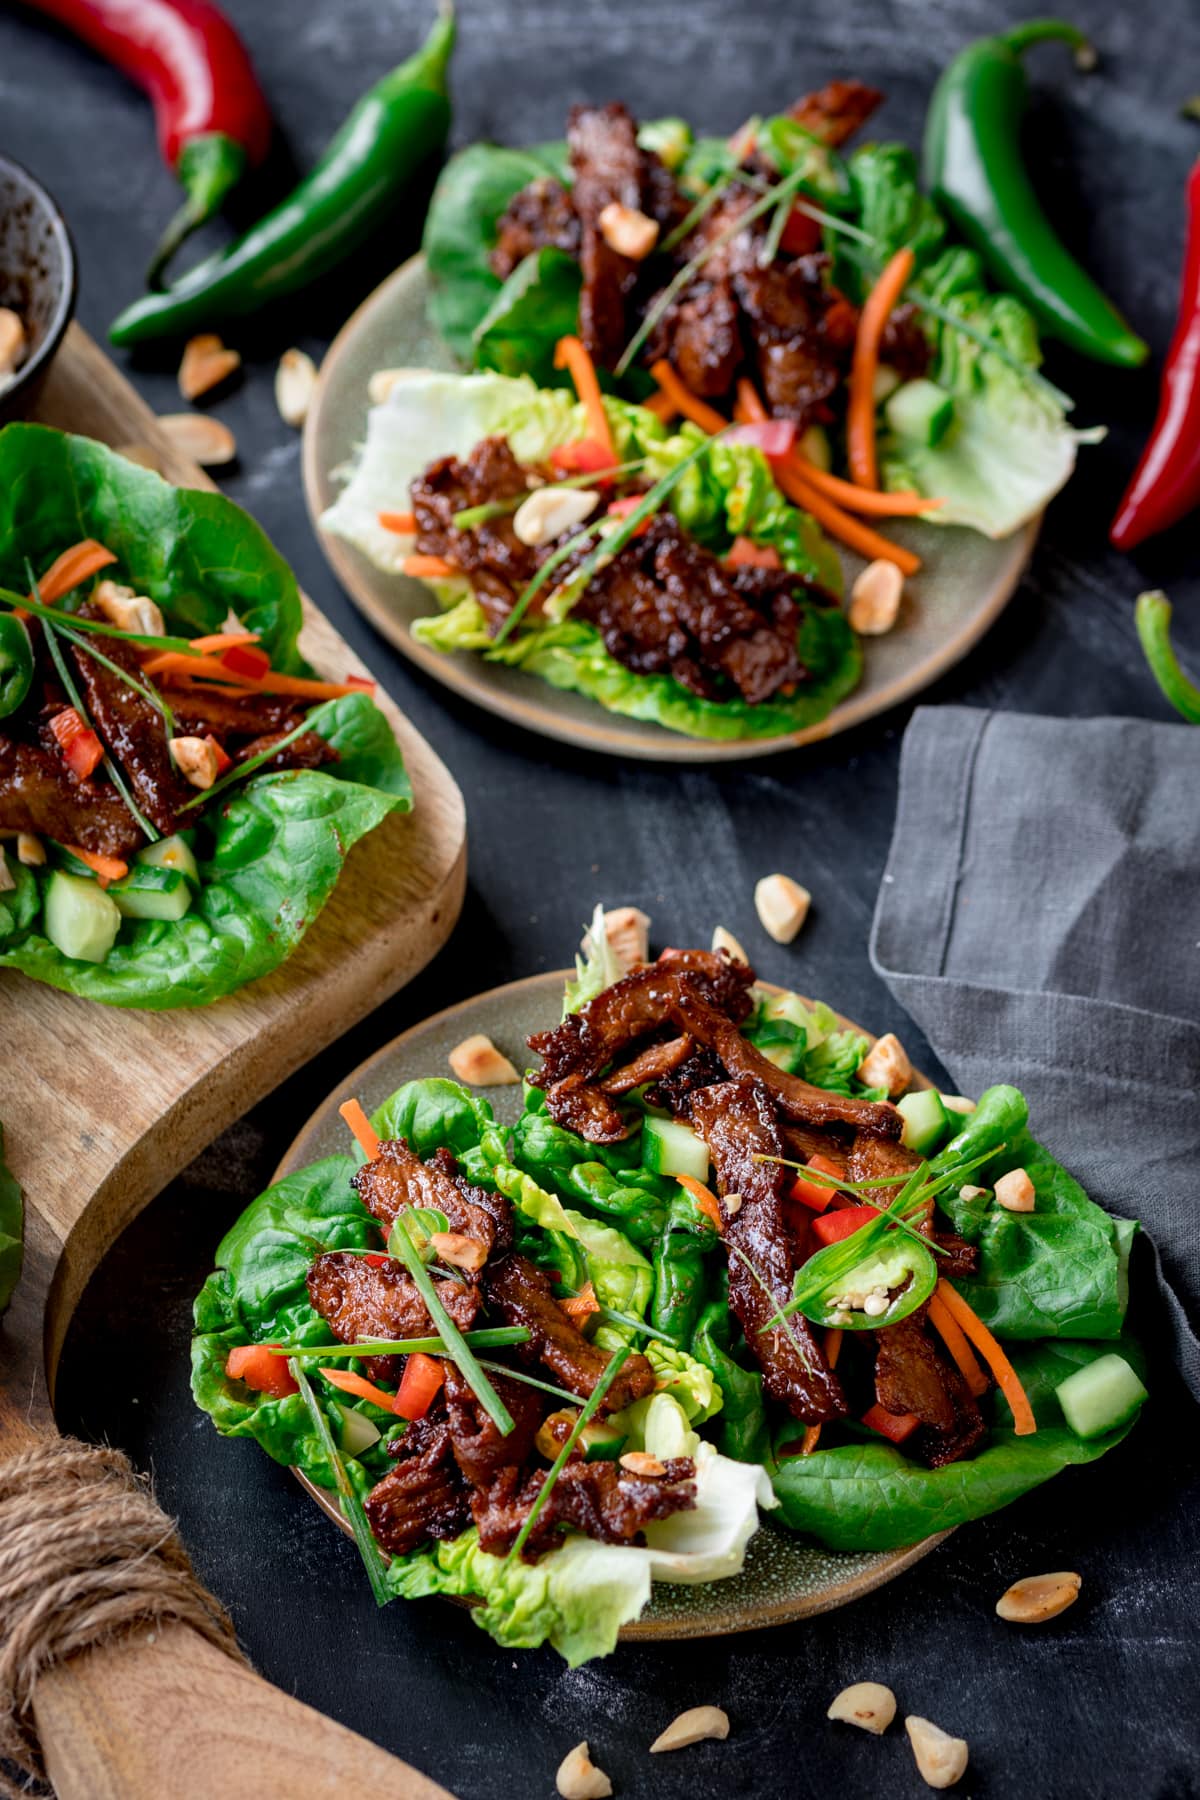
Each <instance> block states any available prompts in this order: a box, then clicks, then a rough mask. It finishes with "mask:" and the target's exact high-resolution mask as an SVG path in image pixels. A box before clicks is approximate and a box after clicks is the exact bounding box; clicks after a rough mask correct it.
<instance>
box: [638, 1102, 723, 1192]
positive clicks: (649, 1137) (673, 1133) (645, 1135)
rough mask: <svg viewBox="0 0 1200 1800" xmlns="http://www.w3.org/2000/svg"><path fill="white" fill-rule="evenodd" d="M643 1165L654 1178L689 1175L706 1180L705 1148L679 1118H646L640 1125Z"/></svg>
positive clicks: (706, 1159) (706, 1151)
mask: <svg viewBox="0 0 1200 1800" xmlns="http://www.w3.org/2000/svg"><path fill="white" fill-rule="evenodd" d="M642 1162H643V1163H644V1165H645V1166H646V1168H647V1169H653V1170H654V1172H655V1174H657V1175H690V1176H691V1177H692V1180H693V1181H707V1180H708V1145H707V1144H706V1143H705V1142H704V1139H703V1138H702V1137H700V1136H698V1135H697V1133H696V1132H694V1131H693V1130H692V1128H691V1126H690V1125H681V1124H680V1123H679V1121H678V1119H654V1118H649V1117H648V1118H647V1119H646V1121H645V1123H644V1125H643V1126H642Z"/></svg>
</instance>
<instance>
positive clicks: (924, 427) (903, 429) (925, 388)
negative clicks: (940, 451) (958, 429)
mask: <svg viewBox="0 0 1200 1800" xmlns="http://www.w3.org/2000/svg"><path fill="white" fill-rule="evenodd" d="M883 411H884V417H885V418H886V419H887V422H888V424H889V426H890V427H891V429H892V430H893V431H894V432H895V434H896V436H897V437H898V438H907V439H908V441H909V442H910V443H916V444H930V445H932V444H940V443H941V441H942V439H943V438H944V437H945V435H946V433H947V432H948V431H949V429H950V426H951V425H952V423H953V421H954V396H953V395H952V394H948V393H947V392H946V390H945V388H943V387H939V386H938V384H937V382H936V381H925V380H921V381H906V382H905V383H904V384H903V386H901V387H898V388H897V389H896V391H895V393H894V394H892V395H890V396H889V398H888V400H887V402H886V404H885V405H884V409H883Z"/></svg>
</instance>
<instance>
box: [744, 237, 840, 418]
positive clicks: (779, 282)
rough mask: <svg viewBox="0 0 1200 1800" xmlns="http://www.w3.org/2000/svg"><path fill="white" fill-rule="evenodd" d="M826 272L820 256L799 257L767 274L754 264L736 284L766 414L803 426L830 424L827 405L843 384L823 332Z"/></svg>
mask: <svg viewBox="0 0 1200 1800" xmlns="http://www.w3.org/2000/svg"><path fill="white" fill-rule="evenodd" d="M827 267H828V259H827V258H826V257H824V256H822V255H813V256H798V257H796V258H795V259H794V260H793V261H791V262H789V263H780V262H778V261H776V262H774V263H772V264H771V265H770V266H769V267H768V268H765V269H764V268H762V267H760V265H759V264H758V263H756V262H755V263H751V264H749V265H748V266H747V267H745V268H743V269H739V270H738V272H737V273H736V274H735V276H734V278H733V285H734V291H735V293H736V295H737V298H738V303H739V305H740V306H741V308H742V311H743V313H744V314H745V318H746V326H747V330H748V333H749V336H750V340H751V342H752V343H753V345H754V351H755V359H756V361H757V365H758V377H759V385H760V386H761V388H762V393H763V398H764V399H765V401H766V403H767V411H768V412H770V413H772V414H774V415H775V416H777V417H779V418H784V419H795V420H796V422H797V423H798V424H799V425H801V426H804V425H807V424H811V423H815V422H818V421H820V420H824V419H828V418H829V416H830V413H829V409H828V406H827V404H826V402H827V401H828V400H829V398H830V396H831V395H832V394H833V393H834V392H835V390H836V389H837V387H838V386H839V384H840V383H841V381H842V378H843V365H842V361H841V358H840V356H839V354H838V351H837V350H836V348H835V347H834V346H833V345H832V344H831V343H830V342H828V341H827V339H826V335H825V331H824V321H825V315H826V311H827V309H828V308H829V306H830V294H829V290H828V288H827V287H826V286H825V280H824V277H825V271H826V269H827Z"/></svg>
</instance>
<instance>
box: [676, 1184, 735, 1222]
mask: <svg viewBox="0 0 1200 1800" xmlns="http://www.w3.org/2000/svg"><path fill="white" fill-rule="evenodd" d="M675 1179H676V1181H677V1182H678V1183H679V1185H680V1186H681V1187H685V1188H686V1189H687V1191H688V1193H689V1194H690V1195H691V1196H692V1199H693V1200H694V1201H695V1202H696V1205H697V1206H698V1207H699V1208H700V1211H701V1212H702V1213H703V1214H704V1216H705V1218H706V1219H709V1220H711V1222H712V1224H713V1226H714V1228H715V1229H716V1230H717V1231H718V1232H721V1233H724V1230H725V1221H724V1219H723V1218H722V1217H721V1208H720V1207H719V1206H718V1204H717V1196H716V1195H715V1194H714V1193H713V1192H712V1190H711V1188H706V1187H705V1185H704V1183H703V1182H702V1181H697V1180H696V1177H695V1176H694V1175H677V1176H676V1177H675Z"/></svg>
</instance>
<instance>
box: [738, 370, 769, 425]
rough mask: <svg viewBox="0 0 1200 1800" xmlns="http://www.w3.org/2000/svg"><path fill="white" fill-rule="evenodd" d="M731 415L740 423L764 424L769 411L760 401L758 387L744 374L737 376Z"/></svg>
mask: <svg viewBox="0 0 1200 1800" xmlns="http://www.w3.org/2000/svg"><path fill="white" fill-rule="evenodd" d="M733 416H734V418H735V419H737V421H738V423H739V424H740V425H765V424H766V422H767V420H768V419H769V418H770V416H771V415H770V413H769V412H768V411H767V409H766V407H765V406H764V405H763V403H762V399H761V397H760V395H759V392H758V389H757V388H756V387H755V385H754V383H753V382H752V381H748V380H747V379H746V377H745V376H744V375H740V376H739V377H738V384H737V405H736V406H735V407H734V409H733Z"/></svg>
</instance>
